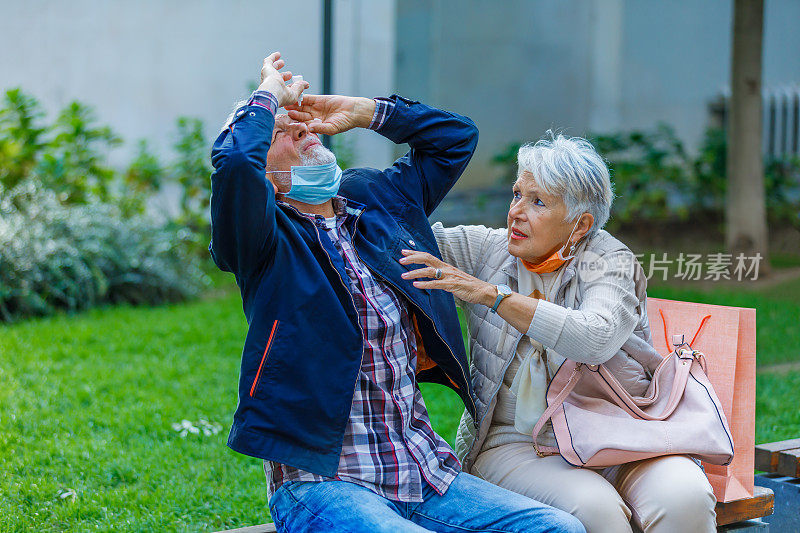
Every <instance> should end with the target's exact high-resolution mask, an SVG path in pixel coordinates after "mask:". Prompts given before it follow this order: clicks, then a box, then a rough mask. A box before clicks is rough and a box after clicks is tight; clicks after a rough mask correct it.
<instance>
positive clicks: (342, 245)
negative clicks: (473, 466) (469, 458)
mask: <svg viewBox="0 0 800 533" xmlns="http://www.w3.org/2000/svg"><path fill="white" fill-rule="evenodd" d="M334 208H335V209H336V212H337V216H336V219H335V223H332V224H330V225H331V227H328V225H326V221H325V219H324V218H323V217H321V216H319V215H316V216H314V215H307V216H308V217H309V218H311V219H312V220H313V221H314V223H315V224H316V225H317V227H318V228H319V229H320V233H322V232H323V231H325V232H326V233H327V235H328V237H330V239H331V241H333V243H334V245H335V247H336V249H337V250H338V251H339V253H340V254H341V256H342V258H343V259H344V262H345V269H346V271H347V275H348V277H349V284H350V287H349V288H350V292H351V294H352V295H353V300H354V302H355V305H356V310H357V311H358V316H359V320H360V323H361V324H360V325H361V329H362V330H363V332H364V352H363V356H362V362H361V370H360V371H359V375H358V382H357V383H356V386H355V391H354V394H353V403H352V407H351V410H350V420H349V422H348V424H347V427H346V429H345V432H344V439H343V442H342V453H341V455H340V457H339V468H338V470H337V473H336V475H335V476H334V477H332V478H329V477H324V476H320V475H317V474H312V473H310V472H304V471H301V470H299V469H297V468H294V467H290V466H286V465H282V464H278V463H274V462H271V461H264V472H265V474H266V476H267V485H268V492H269V496H272V494H274V493H275V491H276V490H278V488H279V487H280V486H281V485H282V484H283V483H284V482H286V481H317V482H319V481H327V480H342V481H349V482H352V483H356V484H358V485H361V486H364V487H367V488H369V489H371V490H373V491H374V492H376V493H378V494H380V495H381V496H384V497H385V498H389V499H391V500H396V501H398V500H399V501H404V502H420V501H422V490H423V486H424V485H423V484H424V483H427V484H429V485H430V486H431V487H432V488H433V489H434V490H436V492H437V493H439V494H444V492H445V491H446V490H447V487H448V486H449V485H450V483H451V482H452V481H453V479H455V477H456V475H458V473H459V471H460V470H461V465H460V463H459V462H458V459H456V457H455V455H454V454H453V451H452V449H451V448H450V446H449V445H448V444H447V443H446V442H445V441H444V440H443V439H442V438H441V437H440V436H439V435H437V434H436V433H434V431H433V429H432V428H431V424H430V420H429V419H428V412H427V409H426V408H425V402H424V401H423V399H422V394H421V393H420V391H419V388H418V387H417V383H416V367H417V349H416V338H415V336H414V329H413V326H412V323H411V318H410V316H409V314H408V310H407V308H406V303H405V302H404V301H402V300H401V299H400V298H399V297H398V296H397V294H396V293H395V292H394V291H393V290H392V288H391V287H390V286H389V285H387V284H386V283H384V282H383V281H382V280H380V279H378V278H376V277H374V276H373V275H372V273H371V272H370V270H369V269H368V268H367V266H366V265H365V264H364V263H362V262H361V260H360V259H359V258H358V256H357V255H356V253H355V250H354V249H353V246H352V242H351V238H350V232H349V231H348V229H347V226H346V225H345V222H346V221H347V220H348V218H349V217H353V216H355V215H356V214H357V213H352V211H353V210H352V209H347V207H346V200H344V198H340V197H336V198H335V199H334Z"/></svg>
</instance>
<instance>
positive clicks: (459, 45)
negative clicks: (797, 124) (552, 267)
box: [396, 0, 800, 187]
mask: <svg viewBox="0 0 800 533" xmlns="http://www.w3.org/2000/svg"><path fill="white" fill-rule="evenodd" d="M765 4H766V7H765V38H764V78H763V79H764V85H765V86H774V85H778V84H788V83H795V84H796V83H798V82H800V55H799V54H797V53H796V51H797V50H800V32H798V31H796V26H797V23H798V21H800V2H797V1H796V0H770V1H769V2H766V3H765ZM397 5H398V10H397V42H398V44H397V63H396V65H397V67H396V68H397V75H396V79H397V87H398V90H399V91H400V92H401V93H404V94H408V95H409V96H412V97H415V98H419V99H422V100H425V101H428V102H431V103H433V104H434V105H439V106H442V107H445V108H449V109H452V110H454V111H457V112H460V113H463V114H466V115H469V116H470V117H472V118H473V119H474V120H475V121H476V123H477V124H478V127H479V128H480V131H481V140H480V143H479V145H478V151H477V153H476V156H475V158H474V159H473V162H472V163H471V165H470V167H469V169H468V171H467V173H466V174H465V176H464V178H463V179H462V180H461V182H460V184H459V186H462V187H463V186H481V185H491V184H493V183H495V182H496V179H497V176H498V175H499V174H500V172H499V169H497V168H496V167H493V166H492V165H491V164H490V159H491V157H492V156H493V155H495V154H496V153H498V152H500V151H502V150H503V148H504V147H505V146H507V145H508V144H509V143H510V142H513V141H522V140H525V141H529V140H536V139H538V138H540V137H541V136H542V135H543V134H544V132H545V130H547V129H548V128H555V129H558V130H561V131H564V132H565V133H567V134H572V135H586V134H587V132H590V131H594V132H603V133H605V132H611V131H616V130H620V129H635V128H636V129H638V128H652V127H653V126H654V125H655V124H656V123H657V122H660V121H663V122H667V123H669V124H671V125H672V126H673V127H674V128H675V129H676V132H677V134H678V136H679V137H680V138H681V139H683V140H684V142H685V143H687V145H688V147H689V148H690V149H692V148H694V147H696V146H697V143H698V142H699V141H700V139H701V137H702V133H703V131H704V129H705V127H706V126H707V125H708V114H707V104H708V102H709V101H710V100H711V99H712V98H713V97H714V96H716V95H717V94H719V93H720V91H721V90H722V89H723V88H724V87H725V86H726V85H727V84H728V78H729V73H730V61H731V59H730V49H731V29H732V2H731V1H723V0H712V1H707V2H697V1H695V0H669V1H663V0H562V1H559V2H551V1H547V0H502V1H498V2H483V1H480V0H438V1H436V2H428V1H425V0H398V4H397Z"/></svg>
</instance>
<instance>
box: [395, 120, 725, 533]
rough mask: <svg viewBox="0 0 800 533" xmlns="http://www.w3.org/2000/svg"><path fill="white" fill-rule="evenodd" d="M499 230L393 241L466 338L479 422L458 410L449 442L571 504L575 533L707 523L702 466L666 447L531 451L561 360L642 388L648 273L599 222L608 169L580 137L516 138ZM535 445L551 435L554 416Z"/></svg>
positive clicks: (522, 489) (709, 501) (466, 459)
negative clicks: (452, 303) (581, 453)
mask: <svg viewBox="0 0 800 533" xmlns="http://www.w3.org/2000/svg"><path fill="white" fill-rule="evenodd" d="M518 163H519V170H518V173H517V181H516V183H514V186H513V194H514V196H513V198H512V200H511V206H510V208H509V211H508V228H506V229H490V228H486V227H484V226H457V227H454V228H444V227H442V225H441V224H440V223H437V224H435V225H434V227H433V229H434V234H435V235H436V239H437V242H438V245H439V248H440V249H441V252H442V256H443V259H444V261H440V260H438V259H437V258H435V257H433V256H431V255H429V254H424V253H420V252H414V251H404V252H403V253H404V256H405V257H403V259H401V260H400V261H401V263H404V264H406V265H410V264H424V265H426V266H424V267H421V268H418V269H415V270H411V271H409V272H407V273H406V274H405V276H406V277H407V278H409V279H415V280H416V281H415V282H414V285H415V286H417V287H420V288H425V289H443V290H446V291H449V292H451V293H453V295H454V296H455V297H456V299H457V301H458V302H459V304H460V305H461V306H462V308H463V309H464V311H465V314H466V318H467V324H468V329H469V336H470V347H469V348H470V354H471V371H472V379H473V382H474V385H475V392H476V395H477V400H478V402H477V405H478V411H477V417H478V418H477V423H476V422H475V421H473V420H472V418H471V417H470V415H469V414H468V413H466V412H465V413H464V416H463V417H462V420H461V425H460V427H459V431H458V436H457V437H456V440H457V442H456V451H457V453H458V454H459V457H460V459H461V460H462V463H463V467H464V470H465V471H468V472H471V473H472V474H475V475H477V476H480V477H482V478H484V479H486V480H488V481H491V482H492V483H495V484H497V485H500V486H501V487H505V488H507V489H510V490H513V491H516V492H518V493H521V494H525V495H527V496H529V497H531V498H533V499H536V500H538V501H541V502H544V503H547V504H549V505H552V506H554V507H558V508H560V509H562V510H565V511H567V512H570V513H572V514H573V515H575V516H576V517H577V518H579V519H580V520H581V521H582V522H583V524H584V526H585V527H586V529H587V531H589V532H592V531H595V532H597V531H615V532H616V531H631V522H632V523H633V525H634V526H635V527H637V528H640V529H642V530H644V531H645V532H661V531H663V532H670V533H673V532H676V531H681V532H695V531H716V527H715V514H714V505H715V499H714V494H713V493H712V491H711V486H710V485H709V483H708V480H707V479H706V477H705V475H704V474H703V472H702V470H701V468H700V466H698V464H697V463H695V462H694V461H693V460H692V459H690V458H688V457H686V456H666V457H659V458H656V459H650V460H645V461H638V462H634V463H627V464H623V465H619V466H616V467H611V468H606V469H603V470H593V469H587V468H575V467H573V466H571V465H569V464H568V463H566V462H565V461H564V460H563V459H562V458H561V457H560V456H548V457H539V456H538V455H537V454H536V451H535V450H534V448H533V439H532V437H531V432H532V429H533V426H534V424H535V423H536V421H537V420H538V418H539V416H540V415H541V414H542V412H543V411H544V409H545V407H546V402H545V391H546V388H547V384H548V382H549V380H550V378H551V377H552V376H553V374H554V373H555V371H556V370H557V369H558V367H559V365H560V364H561V363H562V362H563V361H564V358H570V359H573V360H575V361H579V362H583V363H588V364H600V363H605V364H606V366H607V367H609V368H610V369H611V370H612V371H613V372H614V373H615V375H616V376H617V377H618V378H619V379H620V381H621V383H622V384H623V386H625V387H626V389H627V390H628V391H629V392H631V393H632V394H637V395H641V394H642V393H643V392H644V391H645V389H646V388H647V385H648V383H649V376H650V374H651V372H652V371H653V370H654V369H655V366H656V365H657V364H658V362H659V361H660V360H661V358H660V356H659V355H658V353H657V352H656V351H655V350H654V349H653V347H652V340H651V335H650V329H649V326H648V320H647V311H646V293H645V291H646V278H645V276H644V275H643V272H642V269H641V267H640V266H639V264H638V262H637V261H636V258H635V256H634V255H633V253H632V252H631V251H630V250H629V249H628V248H627V247H626V246H625V245H624V244H622V243H621V242H620V241H618V240H617V239H615V238H614V237H612V236H611V235H610V234H609V233H608V232H606V231H604V230H602V229H601V228H602V227H603V225H604V224H605V222H606V221H607V220H608V216H609V210H610V208H611V202H612V199H613V191H612V187H611V183H610V180H609V172H608V168H607V167H606V165H605V163H604V162H603V159H602V158H601V157H600V156H599V155H598V154H597V152H596V151H595V150H594V148H593V147H592V145H591V144H590V143H589V142H587V141H586V140H584V139H581V138H567V137H564V136H562V135H557V136H552V134H551V136H550V139H549V140H540V141H539V142H537V143H535V144H528V145H525V146H523V147H522V148H520V150H519V154H518ZM539 442H540V443H543V444H546V445H550V446H554V445H555V437H554V435H553V433H552V426H550V425H549V423H548V426H547V429H545V431H544V432H543V433H542V435H541V436H540V438H539Z"/></svg>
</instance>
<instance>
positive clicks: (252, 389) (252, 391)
mask: <svg viewBox="0 0 800 533" xmlns="http://www.w3.org/2000/svg"><path fill="white" fill-rule="evenodd" d="M277 328H278V321H277V320H276V321H275V322H273V323H272V331H270V332H269V340H268V341H267V346H266V347H265V348H264V355H262V356H261V363H259V365H258V371H256V377H255V379H253V385H252V386H251V387H250V397H251V398H252V397H253V395H254V394H255V393H256V387H257V386H258V381H259V378H260V377H261V369H262V368H264V363H265V362H266V361H267V355H269V349H270V347H272V339H273V338H274V337H275V330H276V329H277Z"/></svg>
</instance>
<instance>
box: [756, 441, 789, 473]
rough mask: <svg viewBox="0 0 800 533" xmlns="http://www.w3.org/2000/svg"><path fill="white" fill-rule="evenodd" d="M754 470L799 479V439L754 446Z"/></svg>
mask: <svg viewBox="0 0 800 533" xmlns="http://www.w3.org/2000/svg"><path fill="white" fill-rule="evenodd" d="M756 470H762V471H764V472H770V473H773V474H780V475H782V476H786V477H800V439H791V440H782V441H780V442H770V443H767V444H759V445H758V446H756Z"/></svg>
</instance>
